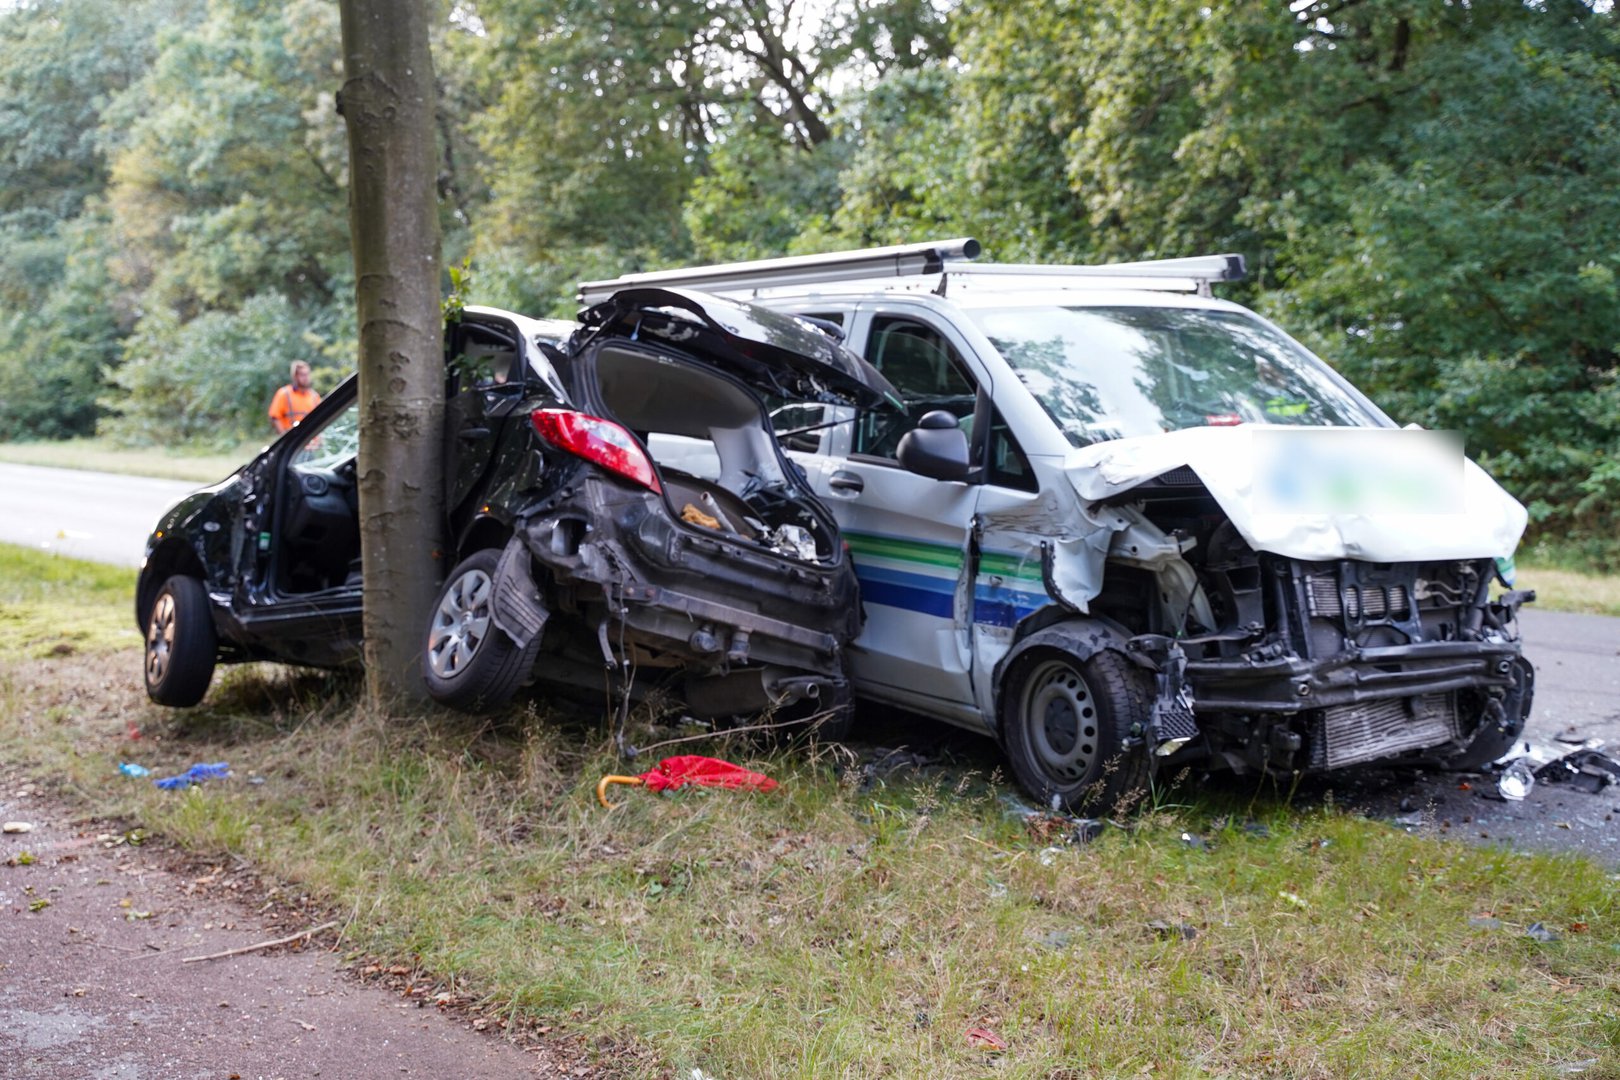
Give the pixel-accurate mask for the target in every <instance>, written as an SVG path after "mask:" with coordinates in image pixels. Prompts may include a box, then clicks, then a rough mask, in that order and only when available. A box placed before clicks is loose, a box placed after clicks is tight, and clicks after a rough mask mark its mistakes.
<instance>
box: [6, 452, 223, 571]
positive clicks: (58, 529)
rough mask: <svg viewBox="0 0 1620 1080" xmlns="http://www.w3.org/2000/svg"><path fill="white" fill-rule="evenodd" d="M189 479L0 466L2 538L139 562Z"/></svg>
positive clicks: (84, 555) (65, 552) (190, 489)
mask: <svg viewBox="0 0 1620 1080" xmlns="http://www.w3.org/2000/svg"><path fill="white" fill-rule="evenodd" d="M201 486H202V485H200V484H193V483H191V482H190V481H189V480H154V479H151V478H149V477H144V476H117V475H114V474H112V473H98V472H85V471H82V470H76V469H46V468H41V467H39V466H37V465H6V464H0V541H5V542H6V543H11V544H22V545H25V546H27V547H32V548H43V549H45V550H47V551H56V552H60V553H61V554H63V555H71V556H74V557H75V558H80V559H93V560H95V561H96V562H105V563H113V564H115V565H118V566H139V565H140V564H141V558H142V556H143V555H144V554H145V550H146V538H147V536H149V535H150V534H151V532H152V527H153V526H155V525H156V524H157V520H158V516H159V515H161V514H162V513H163V511H165V510H167V509H168V508H169V507H170V506H172V505H174V504H175V503H176V502H177V501H179V499H180V497H181V496H182V495H186V494H188V493H190V492H193V491H196V490H197V488H199V487H201Z"/></svg>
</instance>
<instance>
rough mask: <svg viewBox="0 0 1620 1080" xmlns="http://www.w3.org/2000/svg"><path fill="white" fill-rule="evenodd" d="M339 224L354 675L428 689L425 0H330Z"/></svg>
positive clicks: (430, 264) (432, 227)
mask: <svg viewBox="0 0 1620 1080" xmlns="http://www.w3.org/2000/svg"><path fill="white" fill-rule="evenodd" d="M340 7H341V10H342V18H343V79H344V81H343V90H342V92H341V93H340V94H339V99H338V101H339V111H340V112H341V113H342V114H343V118H344V120H345V121H347V123H348V129H349V235H350V243H351V245H352V247H353V249H354V274H355V304H356V307H357V309H358V315H359V328H360V362H359V370H360V395H359V404H360V471H359V476H360V554H361V560H362V563H363V566H364V568H365V619H364V633H365V665H366V689H367V693H368V695H369V696H370V698H371V700H372V702H373V703H374V704H380V705H395V704H403V705H410V704H415V703H419V702H422V701H425V700H426V695H425V691H424V688H423V685H422V673H421V656H422V641H423V632H424V631H423V627H424V626H425V623H426V619H427V614H428V608H429V606H430V605H431V604H432V603H433V600H434V598H435V594H436V589H437V582H438V578H439V573H440V567H439V565H438V560H439V557H440V556H439V552H440V536H439V534H440V530H441V527H442V526H441V522H442V520H443V507H442V505H441V504H442V501H443V497H444V496H443V492H444V485H443V483H442V480H441V473H442V469H443V461H442V454H443V441H442V439H443V428H444V345H443V324H442V321H441V319H442V317H441V315H440V309H439V227H438V206H437V202H436V200H435V197H434V182H435V175H436V172H437V160H436V159H437V153H436V146H435V141H434V129H433V109H434V100H433V99H434V82H433V61H432V57H431V56H430V55H429V52H428V2H427V0H341V4H340Z"/></svg>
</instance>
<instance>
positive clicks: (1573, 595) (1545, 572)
mask: <svg viewBox="0 0 1620 1080" xmlns="http://www.w3.org/2000/svg"><path fill="white" fill-rule="evenodd" d="M1515 587H1516V588H1520V589H1534V590H1536V602H1535V605H1534V606H1535V608H1536V609H1537V610H1541V611H1579V612H1587V613H1590V614H1593V615H1620V575H1617V574H1592V573H1587V572H1585V571H1581V570H1571V569H1566V568H1563V567H1557V566H1543V565H1540V564H1537V563H1530V564H1524V563H1521V564H1520V565H1519V568H1518V576H1517V580H1516V582H1515Z"/></svg>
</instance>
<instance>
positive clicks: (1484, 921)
mask: <svg viewBox="0 0 1620 1080" xmlns="http://www.w3.org/2000/svg"><path fill="white" fill-rule="evenodd" d="M1468 928H1469V929H1470V930H1500V929H1502V920H1501V919H1497V918H1492V917H1491V916H1489V915H1470V916H1468Z"/></svg>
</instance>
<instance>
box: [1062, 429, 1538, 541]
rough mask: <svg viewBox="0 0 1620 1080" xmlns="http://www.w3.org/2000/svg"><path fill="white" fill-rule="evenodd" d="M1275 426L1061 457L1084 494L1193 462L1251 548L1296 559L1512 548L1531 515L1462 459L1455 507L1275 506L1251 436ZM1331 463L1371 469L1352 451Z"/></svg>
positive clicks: (1130, 442) (1097, 494) (1205, 432)
mask: <svg viewBox="0 0 1620 1080" xmlns="http://www.w3.org/2000/svg"><path fill="white" fill-rule="evenodd" d="M1278 430H1280V429H1278V428H1275V427H1269V426H1267V425H1244V426H1241V427H1230V428H1216V427H1208V428H1188V429H1185V430H1182V431H1171V432H1165V433H1163V434H1159V435H1144V436H1138V437H1135V438H1129V439H1115V440H1112V441H1109V442H1103V443H1097V444H1094V445H1092V446H1088V447H1084V448H1082V449H1079V450H1075V451H1073V452H1071V453H1070V454H1069V455H1068V456H1067V457H1066V458H1065V460H1064V466H1065V469H1066V470H1067V472H1068V476H1069V480H1070V482H1071V483H1072V484H1073V485H1074V487H1075V490H1076V491H1078V492H1079V494H1080V497H1081V498H1083V499H1086V500H1087V501H1096V500H1099V499H1106V498H1109V497H1111V496H1114V495H1118V494H1120V493H1121V492H1124V491H1128V490H1130V489H1131V488H1133V487H1136V486H1137V485H1138V484H1141V483H1143V482H1144V481H1147V480H1151V479H1152V478H1154V477H1156V476H1160V475H1162V474H1164V473H1166V472H1169V471H1170V470H1172V469H1177V468H1180V467H1182V466H1186V467H1188V468H1191V469H1192V470H1193V472H1195V473H1196V474H1197V475H1198V479H1199V480H1201V481H1202V482H1203V484H1204V486H1205V487H1206V488H1208V489H1209V493H1210V495H1212V496H1213V497H1214V499H1215V501H1216V502H1218V503H1219V504H1220V506H1221V509H1222V510H1224V511H1225V512H1226V514H1227V516H1228V517H1229V518H1230V519H1231V521H1232V524H1233V526H1235V527H1236V528H1237V530H1238V532H1239V533H1240V534H1242V536H1243V539H1244V540H1245V541H1247V542H1248V544H1249V546H1250V547H1251V548H1253V549H1254V550H1255V551H1269V552H1274V553H1276V554H1278V555H1284V556H1288V557H1290V558H1295V559H1307V560H1329V559H1359V560H1363V561H1366V562H1382V563H1394V562H1417V561H1425V560H1435V559H1479V558H1491V557H1499V556H1501V557H1505V556H1509V555H1512V554H1513V551H1514V549H1515V548H1516V547H1518V543H1519V538H1520V537H1521V536H1522V535H1523V533H1524V528H1525V524H1526V522H1527V520H1528V518H1529V515H1528V513H1527V512H1526V511H1525V508H1524V506H1523V505H1521V504H1520V503H1519V501H1518V500H1517V499H1515V498H1514V497H1513V496H1511V495H1509V494H1508V493H1507V492H1506V491H1504V490H1503V489H1502V487H1501V485H1499V484H1497V482H1496V481H1495V480H1492V479H1491V477H1490V476H1489V475H1488V474H1486V472H1485V471H1484V470H1483V469H1481V468H1480V467H1479V466H1478V465H1476V464H1474V463H1473V462H1472V461H1468V460H1466V459H1464V460H1463V462H1462V476H1461V492H1460V502H1461V509H1460V511H1459V512H1454V513H1453V512H1441V513H1411V512H1406V513H1393V512H1378V513H1310V512H1297V513H1283V512H1276V511H1275V510H1274V509H1270V508H1268V507H1267V506H1266V505H1265V504H1264V500H1261V499H1257V490H1256V489H1257V484H1256V482H1255V478H1256V476H1257V475H1258V474H1259V473H1260V470H1261V460H1260V453H1261V452H1262V448H1260V447H1257V446H1256V444H1257V443H1259V442H1261V441H1262V440H1260V439H1257V438H1256V437H1255V436H1256V434H1257V433H1259V432H1268V433H1269V432H1276V431H1278ZM1286 430H1289V431H1308V430H1316V429H1302V428H1290V429H1286ZM1356 430H1363V429H1356ZM1367 430H1392V429H1367ZM1337 464H1338V465H1339V467H1340V468H1349V469H1351V470H1355V469H1357V468H1371V466H1362V465H1360V464H1359V463H1357V462H1355V461H1353V460H1352V461H1350V462H1348V463H1346V462H1339V463H1337Z"/></svg>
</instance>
